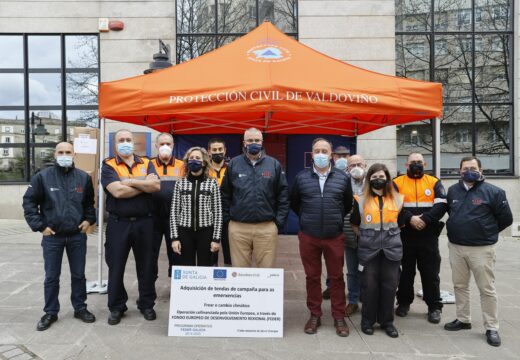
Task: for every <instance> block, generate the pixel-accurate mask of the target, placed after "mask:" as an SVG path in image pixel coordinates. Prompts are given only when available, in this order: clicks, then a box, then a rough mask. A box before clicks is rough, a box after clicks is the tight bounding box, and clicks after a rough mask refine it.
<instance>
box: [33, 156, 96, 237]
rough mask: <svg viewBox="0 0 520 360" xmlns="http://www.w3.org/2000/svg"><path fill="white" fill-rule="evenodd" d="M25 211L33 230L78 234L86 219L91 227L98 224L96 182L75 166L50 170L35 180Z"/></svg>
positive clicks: (50, 168) (37, 176) (45, 170)
mask: <svg viewBox="0 0 520 360" xmlns="http://www.w3.org/2000/svg"><path fill="white" fill-rule="evenodd" d="M23 210H24V216H25V220H26V221H27V224H29V226H30V227H31V229H32V230H33V231H43V230H45V228H46V227H50V228H51V229H52V230H53V231H54V232H55V233H56V235H74V234H77V233H79V232H80V229H79V228H78V226H79V224H81V223H82V222H83V221H84V220H87V221H88V222H89V223H90V224H91V225H92V224H94V223H95V222H96V210H95V209H94V187H93V186H92V179H91V178H90V176H89V175H88V174H87V173H86V172H84V171H83V170H79V169H76V168H74V167H72V168H67V169H66V168H63V167H61V166H58V165H54V166H51V167H48V168H46V169H44V170H42V171H40V172H39V173H37V174H36V175H34V176H33V178H32V179H31V185H29V188H28V189H27V191H26V192H25V195H24V196H23Z"/></svg>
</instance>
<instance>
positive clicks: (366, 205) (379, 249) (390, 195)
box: [350, 164, 403, 338]
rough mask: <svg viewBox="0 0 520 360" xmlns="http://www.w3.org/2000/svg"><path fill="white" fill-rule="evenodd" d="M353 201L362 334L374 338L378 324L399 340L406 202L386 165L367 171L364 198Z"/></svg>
mask: <svg viewBox="0 0 520 360" xmlns="http://www.w3.org/2000/svg"><path fill="white" fill-rule="evenodd" d="M354 199H355V201H354V206H353V208H352V215H351V217H350V222H351V223H352V225H353V229H354V231H355V232H356V233H357V234H358V235H359V242H358V258H359V270H360V271H361V302H362V303H363V308H362V312H361V330H362V331H363V332H364V333H365V334H367V335H372V334H373V333H374V324H375V323H376V322H378V323H379V324H380V325H381V328H382V329H383V330H385V332H386V334H387V335H388V336H390V337H393V338H396V337H398V336H399V333H398V332H397V329H396V328H395V327H394V299H395V293H396V291H397V285H398V284H399V272H400V270H399V267H400V265H401V258H402V256H403V245H402V243H401V237H400V230H399V226H400V225H399V224H401V223H403V221H402V216H401V210H402V207H403V199H402V196H401V195H400V194H399V193H398V192H397V191H396V190H395V188H394V185H393V183H392V178H391V177H390V173H389V171H388V168H387V167H386V166H385V165H383V164H374V165H372V166H371V167H370V169H368V172H367V175H366V179H365V185H364V188H363V194H362V195H361V196H357V195H356V196H354Z"/></svg>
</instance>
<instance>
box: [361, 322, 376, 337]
mask: <svg viewBox="0 0 520 360" xmlns="http://www.w3.org/2000/svg"><path fill="white" fill-rule="evenodd" d="M361 331H363V333H365V334H367V335H374V327H373V326H371V325H363V324H361Z"/></svg>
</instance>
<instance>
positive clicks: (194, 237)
mask: <svg viewBox="0 0 520 360" xmlns="http://www.w3.org/2000/svg"><path fill="white" fill-rule="evenodd" d="M212 239H213V227H209V228H202V229H198V230H197V231H194V230H192V229H190V228H182V227H180V228H179V240H180V241H181V256H180V264H179V265H183V266H213V253H212V252H211V250H210V246H211V240H212Z"/></svg>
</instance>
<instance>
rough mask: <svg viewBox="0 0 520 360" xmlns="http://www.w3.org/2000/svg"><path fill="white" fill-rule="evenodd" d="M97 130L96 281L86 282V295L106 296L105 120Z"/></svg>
mask: <svg viewBox="0 0 520 360" xmlns="http://www.w3.org/2000/svg"><path fill="white" fill-rule="evenodd" d="M100 121H101V123H100V130H99V173H98V174H99V175H98V201H97V205H98V224H97V225H98V226H97V228H98V244H97V246H98V249H97V250H98V251H97V261H98V264H97V265H98V266H97V280H96V281H89V282H87V293H93V292H97V293H99V294H106V292H107V281H106V280H103V225H104V215H105V193H104V191H103V186H101V167H102V166H103V158H104V157H105V118H101V119H100Z"/></svg>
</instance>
